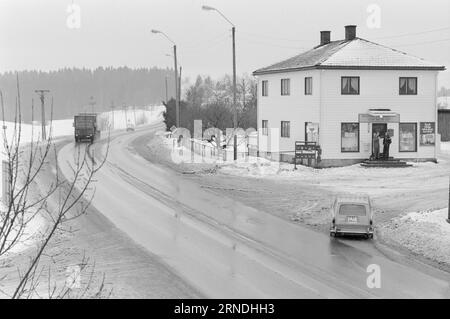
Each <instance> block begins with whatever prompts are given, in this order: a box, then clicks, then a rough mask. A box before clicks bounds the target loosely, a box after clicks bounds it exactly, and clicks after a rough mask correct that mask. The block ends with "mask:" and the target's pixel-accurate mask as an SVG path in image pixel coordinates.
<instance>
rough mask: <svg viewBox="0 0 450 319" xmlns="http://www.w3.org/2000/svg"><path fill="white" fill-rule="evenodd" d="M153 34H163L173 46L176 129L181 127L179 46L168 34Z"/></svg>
mask: <svg viewBox="0 0 450 319" xmlns="http://www.w3.org/2000/svg"><path fill="white" fill-rule="evenodd" d="M152 33H155V34H158V33H159V34H162V35H163V36H164V37H165V38H166V39H167V40H169V41H170V42H171V43H172V44H173V59H174V64H175V65H174V66H175V69H174V71H175V115H176V127H180V99H179V96H180V94H179V91H178V90H179V88H178V86H179V85H178V62H177V45H176V44H175V42H173V41H172V40H171V39H170V38H169V37H168V36H167V34H165V33H164V32H162V31H159V30H155V29H152Z"/></svg>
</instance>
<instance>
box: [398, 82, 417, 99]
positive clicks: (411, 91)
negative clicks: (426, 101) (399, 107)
mask: <svg viewBox="0 0 450 319" xmlns="http://www.w3.org/2000/svg"><path fill="white" fill-rule="evenodd" d="M399 93H400V95H416V94H417V78H400V88H399Z"/></svg>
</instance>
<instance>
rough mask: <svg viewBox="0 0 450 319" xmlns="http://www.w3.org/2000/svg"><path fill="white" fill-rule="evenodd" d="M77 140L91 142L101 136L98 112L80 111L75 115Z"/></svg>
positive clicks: (77, 141)
mask: <svg viewBox="0 0 450 319" xmlns="http://www.w3.org/2000/svg"><path fill="white" fill-rule="evenodd" d="M73 126H74V128H75V142H76V143H79V142H86V141H87V142H91V143H93V142H94V140H95V139H97V138H98V137H99V136H100V131H99V130H98V125H97V114H96V113H80V114H78V115H75V116H74V119H73Z"/></svg>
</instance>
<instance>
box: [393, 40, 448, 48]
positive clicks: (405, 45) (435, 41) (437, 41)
mask: <svg viewBox="0 0 450 319" xmlns="http://www.w3.org/2000/svg"><path fill="white" fill-rule="evenodd" d="M445 41H450V38H446V39H440V40H434V41H425V42H417V43H407V44H392V45H391V46H393V47H408V46H415V45H422V44H432V43H439V42H445Z"/></svg>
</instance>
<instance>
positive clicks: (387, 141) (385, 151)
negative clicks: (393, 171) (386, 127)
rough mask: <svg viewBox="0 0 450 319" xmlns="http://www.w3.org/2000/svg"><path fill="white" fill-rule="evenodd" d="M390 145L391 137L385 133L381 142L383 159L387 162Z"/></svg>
mask: <svg viewBox="0 0 450 319" xmlns="http://www.w3.org/2000/svg"><path fill="white" fill-rule="evenodd" d="M391 143H392V140H391V137H390V136H389V133H386V134H385V135H384V140H383V157H384V159H386V160H389V146H390V145H391Z"/></svg>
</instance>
